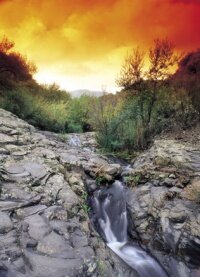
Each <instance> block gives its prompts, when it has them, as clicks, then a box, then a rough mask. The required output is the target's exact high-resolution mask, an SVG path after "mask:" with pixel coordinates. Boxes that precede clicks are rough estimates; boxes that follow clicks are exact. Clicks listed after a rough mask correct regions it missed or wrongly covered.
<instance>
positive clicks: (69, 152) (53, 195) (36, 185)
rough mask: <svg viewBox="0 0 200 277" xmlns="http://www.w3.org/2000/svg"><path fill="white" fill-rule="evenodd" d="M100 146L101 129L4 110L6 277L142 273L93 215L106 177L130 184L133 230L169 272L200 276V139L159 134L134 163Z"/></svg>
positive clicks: (1, 266) (1, 268)
mask: <svg viewBox="0 0 200 277" xmlns="http://www.w3.org/2000/svg"><path fill="white" fill-rule="evenodd" d="M95 149H96V143H95V140H94V135H93V134H82V135H76V134H71V135H68V136H67V137H63V136H62V137H60V136H58V135H56V134H52V133H49V132H39V131H37V130H36V129H34V128H33V127H32V126H31V125H29V124H27V123H25V122H24V121H22V120H20V119H18V118H17V117H15V116H14V115H13V114H11V113H9V112H7V111H4V110H1V109H0V187H1V192H0V276H2V277H3V276H6V277H8V276H10V277H12V276H15V277H28V276H30V277H31V276H33V277H36V276H37V277H46V276H48V277H51V276H52V277H54V276H57V277H63V276H94V277H95V276H123V277H124V276H125V277H126V276H127V277H128V276H135V273H134V272H133V271H132V270H130V268H129V267H128V266H126V265H125V264H124V263H123V262H122V261H121V260H120V259H118V258H117V257H116V256H115V255H114V254H113V253H112V252H111V251H110V250H109V249H108V248H107V247H106V246H105V244H104V242H103V241H102V240H101V238H100V237H99V236H98V234H97V233H96V232H95V230H94V229H93V227H92V225H91V224H90V220H89V218H88V215H87V214H88V211H89V210H90V207H89V206H88V204H87V202H86V198H87V193H89V194H90V195H92V193H93V191H95V189H97V188H98V183H99V181H100V180H101V178H102V176H103V179H104V180H107V181H108V182H112V180H113V181H114V180H115V179H116V178H119V177H121V176H123V178H124V180H125V183H126V184H127V186H128V187H129V189H128V211H129V235H130V238H131V239H136V240H138V241H139V242H140V243H141V244H142V245H143V247H145V248H146V249H147V250H150V252H151V253H153V255H154V256H155V257H157V259H158V260H159V261H160V262H161V264H162V265H163V266H164V267H165V268H166V270H167V271H168V273H169V275H170V276H174V277H175V276H176V277H177V276H180V277H183V276H187V277H189V276H200V272H198V267H199V266H200V213H199V212H200V205H199V202H200V195H199V191H200V189H199V178H200V144H198V143H197V144H196V145H195V147H194V145H189V144H186V143H180V142H177V141H172V140H158V141H156V142H155V143H154V145H153V146H152V148H150V149H149V150H148V151H146V153H144V154H143V155H141V156H139V157H138V158H137V159H136V160H135V161H134V162H133V164H132V165H131V166H130V167H122V166H121V165H119V164H113V163H112V162H111V161H109V160H108V159H107V158H106V157H104V156H102V155H100V154H98V153H97V152H95ZM99 176H100V177H99Z"/></svg>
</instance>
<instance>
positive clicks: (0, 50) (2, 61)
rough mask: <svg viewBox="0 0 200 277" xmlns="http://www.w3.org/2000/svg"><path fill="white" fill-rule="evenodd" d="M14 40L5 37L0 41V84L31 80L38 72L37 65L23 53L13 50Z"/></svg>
mask: <svg viewBox="0 0 200 277" xmlns="http://www.w3.org/2000/svg"><path fill="white" fill-rule="evenodd" d="M13 47H14V42H12V41H10V40H8V39H7V38H3V39H2V41H1V42H0V84H1V85H3V86H6V85H8V84H10V83H11V82H19V81H30V80H32V74H34V73H35V72H36V66H35V65H34V64H33V63H32V62H30V61H28V60H27V58H26V57H24V56H22V55H21V54H19V53H17V52H14V51H12V50H13Z"/></svg>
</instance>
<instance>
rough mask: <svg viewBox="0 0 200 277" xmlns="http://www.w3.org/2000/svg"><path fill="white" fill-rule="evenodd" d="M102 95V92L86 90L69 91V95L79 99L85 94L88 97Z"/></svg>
mask: <svg viewBox="0 0 200 277" xmlns="http://www.w3.org/2000/svg"><path fill="white" fill-rule="evenodd" d="M103 93H104V92H103V91H98V90H88V89H78V90H72V91H70V94H71V95H72V97H79V96H81V95H83V94H87V95H90V96H102V95H103Z"/></svg>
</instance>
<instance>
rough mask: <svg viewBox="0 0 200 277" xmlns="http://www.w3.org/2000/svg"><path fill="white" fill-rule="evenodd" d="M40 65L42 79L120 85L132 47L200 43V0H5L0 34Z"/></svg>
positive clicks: (0, 6) (181, 47)
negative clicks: (163, 42)
mask: <svg viewBox="0 0 200 277" xmlns="http://www.w3.org/2000/svg"><path fill="white" fill-rule="evenodd" d="M3 36H6V37H8V38H9V39H11V40H13V41H14V42H15V45H16V49H17V50H18V51H20V52H21V53H23V54H24V55H26V56H27V57H28V58H29V59H30V60H32V61H33V62H34V63H35V64H36V65H37V68H38V72H37V74H36V75H35V79H36V80H37V81H38V82H40V83H53V82H56V83H57V84H59V85H60V86H61V88H64V89H66V90H68V91H70V90H76V89H90V90H107V91H115V90H116V89H117V88H116V84H115V80H116V78H117V76H118V74H119V71H120V67H121V64H122V62H123V59H124V57H125V56H126V54H127V52H128V51H130V50H131V49H132V48H134V47H136V46H139V47H140V49H142V50H143V51H145V52H147V51H148V48H149V47H150V46H151V45H152V44H153V41H154V39H155V38H165V37H168V38H169V39H170V40H171V41H172V42H173V43H174V44H175V46H176V49H177V51H181V52H182V51H184V52H188V51H191V50H196V49H197V48H199V47H200V0H73V1H72V0H0V38H2V37H3Z"/></svg>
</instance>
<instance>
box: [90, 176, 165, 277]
mask: <svg viewBox="0 0 200 277" xmlns="http://www.w3.org/2000/svg"><path fill="white" fill-rule="evenodd" d="M93 206H94V210H95V213H96V219H97V221H98V225H99V227H100V233H101V234H102V235H103V237H104V239H105V240H106V241H107V245H108V247H109V248H111V249H112V250H113V252H115V253H116V254H117V255H118V256H119V257H120V258H121V259H122V260H123V261H124V262H125V263H127V264H128V265H129V266H130V267H131V268H133V269H134V270H136V271H137V272H138V274H139V276H140V277H166V276H167V275H166V273H165V272H164V270H163V269H162V268H161V266H160V265H159V264H158V262H157V261H156V260H154V259H153V258H152V257H151V256H150V255H148V254H147V253H146V252H145V251H144V250H143V249H142V248H140V247H139V246H134V245H133V244H131V243H129V242H128V238H127V227H128V222H127V213H126V196H125V191H124V187H123V186H122V184H121V183H120V182H119V181H116V182H115V183H114V184H113V185H112V186H111V187H110V188H109V189H105V190H102V191H98V192H96V194H95V196H94V205H93Z"/></svg>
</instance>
